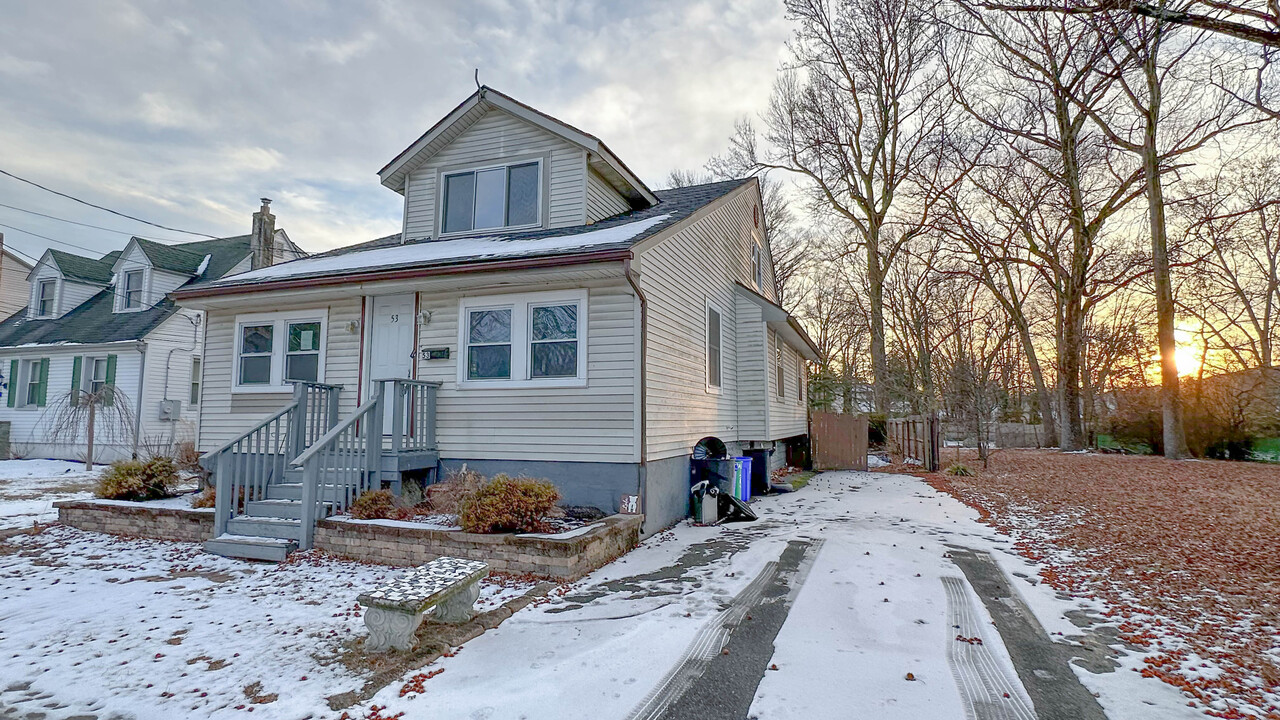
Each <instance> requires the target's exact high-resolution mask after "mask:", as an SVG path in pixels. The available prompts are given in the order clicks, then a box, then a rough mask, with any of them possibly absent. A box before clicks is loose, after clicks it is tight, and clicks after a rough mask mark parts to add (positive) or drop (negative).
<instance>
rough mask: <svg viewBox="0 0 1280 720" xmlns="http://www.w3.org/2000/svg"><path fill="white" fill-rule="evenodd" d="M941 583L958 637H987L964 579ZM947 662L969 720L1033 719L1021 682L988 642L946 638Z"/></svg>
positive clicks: (1029, 701) (952, 627) (953, 578)
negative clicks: (1001, 661)
mask: <svg viewBox="0 0 1280 720" xmlns="http://www.w3.org/2000/svg"><path fill="white" fill-rule="evenodd" d="M942 586H943V588H945V589H946V591H947V624H948V626H949V627H950V628H951V629H952V630H955V631H956V634H957V635H958V636H960V637H965V638H975V637H976V638H982V637H983V636H984V635H985V636H986V637H990V634H989V633H987V632H985V631H986V630H991V629H992V628H991V627H990V626H988V625H985V624H984V623H983V622H982V619H981V617H980V616H979V615H978V611H977V608H975V607H974V605H973V600H972V599H971V598H970V597H969V592H968V587H967V584H966V583H965V581H964V580H963V579H961V578H958V577H945V576H944V577H943V578H942ZM948 634H950V633H949V631H948ZM947 663H948V664H950V665H951V673H952V675H954V676H955V679H956V686H957V687H958V688H959V689H960V699H961V701H962V702H963V703H964V714H965V717H966V718H968V720H1036V712H1035V709H1034V708H1033V707H1032V706H1031V700H1030V699H1029V698H1028V697H1027V695H1026V690H1024V689H1023V687H1022V683H1020V682H1018V680H1017V679H1016V678H1013V677H1010V676H1009V673H1008V672H1007V671H1006V670H1005V669H1004V667H1002V666H1001V665H1000V662H999V660H998V659H997V658H996V655H995V652H993V651H992V650H991V647H990V646H989V645H987V644H985V643H983V644H977V643H969V642H963V641H961V640H959V639H958V638H957V639H955V640H952V641H949V643H948V645H947Z"/></svg>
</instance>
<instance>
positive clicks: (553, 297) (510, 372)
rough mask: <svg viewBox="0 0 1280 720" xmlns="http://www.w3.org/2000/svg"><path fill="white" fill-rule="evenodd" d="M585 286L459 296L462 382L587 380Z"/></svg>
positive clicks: (575, 382) (477, 384) (535, 383)
mask: <svg viewBox="0 0 1280 720" xmlns="http://www.w3.org/2000/svg"><path fill="white" fill-rule="evenodd" d="M586 307H587V296H586V292H585V291H581V290H573V291H567V292H549V293H530V294H527V295H501V296H491V297H477V298H464V299H463V302H462V304H461V317H460V318H459V321H460V324H461V329H462V331H461V337H460V338H459V344H460V345H461V346H462V349H463V350H462V356H463V360H462V362H461V363H459V372H458V381H459V384H460V386H462V387H468V386H471V387H494V386H508V385H511V386H519V385H531V386H538V385H579V384H583V383H585V381H586V358H585V356H584V355H585V353H584V350H585V340H586V328H585V327H584V323H585V319H586Z"/></svg>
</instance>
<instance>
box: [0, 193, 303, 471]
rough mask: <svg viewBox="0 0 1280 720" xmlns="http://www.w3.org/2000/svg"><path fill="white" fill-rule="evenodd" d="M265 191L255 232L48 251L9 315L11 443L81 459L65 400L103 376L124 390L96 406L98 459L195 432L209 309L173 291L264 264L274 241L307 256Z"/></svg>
mask: <svg viewBox="0 0 1280 720" xmlns="http://www.w3.org/2000/svg"><path fill="white" fill-rule="evenodd" d="M268 202H270V201H265V200H264V204H263V206H262V209H261V210H260V211H259V212H258V213H255V214H254V230H255V234H253V235H242V236H239V237H230V238H221V239H217V240H204V241H200V242H191V243H182V244H176V245H164V244H161V243H157V242H153V241H151V240H144V239H142V238H136V237H135V238H133V239H131V240H130V241H129V243H128V244H127V245H126V246H125V247H124V249H123V250H118V251H113V252H110V253H108V254H106V255H105V256H103V257H101V258H98V259H94V258H88V257H82V256H79V255H73V254H71V253H67V252H63V251H61V250H52V249H51V250H47V251H46V252H45V253H44V255H43V256H42V257H41V258H40V261H39V262H38V263H36V266H35V267H34V268H33V269H32V270H31V271H30V273H29V275H28V279H29V281H30V293H29V297H28V298H26V299H24V301H23V305H24V306H25V307H23V308H22V310H21V311H20V312H18V313H17V314H16V315H14V316H12V317H10V318H8V319H7V320H5V321H3V322H0V375H3V378H4V385H3V387H4V390H3V395H4V398H3V400H0V422H4V423H8V424H9V438H10V443H11V445H10V447H11V451H12V452H13V453H15V454H20V455H22V456H26V457H48V458H60V459H66V460H83V459H84V457H85V454H86V437H85V432H84V430H85V428H84V426H83V423H81V424H80V426H79V427H78V428H76V431H75V432H71V433H68V432H67V430H66V424H65V420H66V417H67V410H68V404H69V403H73V402H75V401H76V400H78V399H79V397H80V395H79V392H80V391H85V392H97V391H99V390H100V389H101V388H102V387H103V386H104V385H111V386H114V387H115V388H116V392H115V393H109V394H108V395H109V396H108V397H106V398H105V399H104V402H105V403H106V404H109V405H110V406H111V407H110V408H102V409H101V410H100V411H98V412H97V413H95V414H96V416H97V417H96V420H95V431H96V432H95V443H94V448H95V451H94V459H95V461H111V460H117V459H122V458H128V457H131V456H133V455H135V454H136V453H137V452H138V451H139V448H140V447H141V449H142V450H144V451H153V452H154V451H169V450H170V449H171V448H172V445H173V443H174V442H176V441H180V440H184V439H187V440H190V439H193V438H194V435H195V425H196V418H197V409H196V407H194V405H195V403H196V401H197V400H198V398H199V385H200V382H201V372H200V357H201V354H202V351H203V345H204V318H203V313H201V312H199V311H196V310H188V309H180V308H178V307H177V306H176V305H175V304H174V303H173V301H172V300H170V299H168V298H167V297H166V295H167V294H168V293H169V292H171V291H173V290H175V289H177V288H180V287H182V286H183V285H188V284H191V283H196V282H202V281H209V280H216V279H219V278H223V277H227V276H229V275H233V274H235V273H239V272H246V271H248V270H251V269H253V268H254V267H260V266H261V265H262V263H263V261H264V259H266V258H267V257H268V254H267V253H268V252H271V256H270V257H272V258H276V259H279V260H291V259H294V258H298V257H302V256H304V253H302V252H301V251H300V250H299V249H298V248H297V246H296V245H294V244H293V243H292V241H290V240H289V238H288V236H287V235H286V234H285V232H284V231H283V230H275V229H274V224H275V219H274V216H272V215H271V214H270V212H269V211H268V209H267V203H268ZM261 238H269V241H264V240H262V239H261ZM264 245H265V246H269V249H268V250H260V249H259V248H262V247H263V246H264ZM81 416H82V417H83V414H81ZM134 419H138V420H140V422H134ZM60 427H61V428H62V429H61V430H59V429H58V428H60Z"/></svg>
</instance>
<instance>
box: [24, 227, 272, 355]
mask: <svg viewBox="0 0 1280 720" xmlns="http://www.w3.org/2000/svg"><path fill="white" fill-rule="evenodd" d="M277 232H280V231H277ZM250 239H251V236H249V235H238V236H235V237H229V238H218V239H216V240H200V241H198V242H190V243H181V244H177V245H164V244H161V243H157V242H154V241H151V240H146V239H144V238H136V237H135V238H133V239H132V240H131V241H130V242H131V243H134V242H136V243H137V244H138V246H139V247H140V248H142V251H143V252H144V253H146V255H147V259H148V260H149V261H150V262H151V263H152V264H153V265H155V266H156V267H158V268H162V269H164V270H169V271H171V272H180V273H185V274H188V275H193V276H194V275H195V271H196V270H197V269H199V266H200V264H201V263H202V262H204V258H205V256H206V255H207V256H209V263H208V265H207V266H206V267H205V270H204V273H203V274H202V275H201V276H200V278H198V279H197V278H193V280H192V281H191V282H196V281H197V280H202V279H206V278H207V279H210V280H215V279H218V278H221V277H222V276H223V275H226V274H227V273H228V272H231V270H232V269H233V268H234V267H235V266H236V265H238V264H239V263H240V262H241V261H243V260H244V259H245V258H246V257H248V256H249V241H250ZM126 247H127V246H126ZM46 252H47V254H48V255H49V256H50V257H51V258H52V259H53V261H54V262H56V263H58V269H59V270H60V271H61V272H62V274H63V275H64V276H66V277H67V278H69V279H76V280H87V281H89V282H93V283H95V284H100V285H109V284H110V282H111V275H112V272H113V271H112V268H113V267H114V266H115V264H116V262H117V261H118V260H119V259H120V257H121V255H122V254H123V252H124V251H122V250H112V251H111V252H109V253H107V254H106V255H104V256H102V258H101V259H98V260H94V259H92V258H86V257H81V256H79V255H72V254H70V253H65V252H62V251H61V250H52V249H50V250H48V251H46ZM193 260H194V262H195V265H194V266H192V264H191V263H192V261H193ZM69 267H70V268H73V269H74V270H73V271H69V270H68V268H69ZM188 268H189V269H188ZM72 272H75V273H77V274H76V275H74V276H73V274H72ZM94 278H97V279H94ZM188 284H190V283H188ZM114 295H115V293H114V291H113V290H112V289H111V288H110V287H106V288H104V289H103V290H102V291H101V292H99V293H97V294H96V295H94V296H93V297H91V298H89V299H88V300H86V301H85V302H83V303H81V304H80V305H78V306H76V307H75V308H73V309H71V310H70V311H69V312H67V313H65V314H63V315H62V316H61V317H58V318H50V319H43V320H35V319H28V318H27V313H26V312H25V311H19V312H17V313H15V314H14V315H12V316H10V317H9V318H8V319H6V320H4V321H3V322H0V347H8V348H12V347H15V346H22V345H51V344H76V345H94V344H99V343H109V342H123V341H129V340H141V339H142V338H144V337H146V336H147V333H149V332H151V331H152V330H154V329H155V328H156V327H157V326H158V325H159V324H160V323H162V322H164V321H165V320H166V319H168V318H169V317H170V316H171V315H173V314H174V312H176V311H177V309H178V308H177V306H176V305H175V304H174V302H173V301H172V300H170V299H168V298H165V299H164V300H161V301H160V302H159V303H157V304H156V305H155V306H153V307H150V308H146V309H145V310H139V311H135V312H127V313H117V312H114V309H115V297H114Z"/></svg>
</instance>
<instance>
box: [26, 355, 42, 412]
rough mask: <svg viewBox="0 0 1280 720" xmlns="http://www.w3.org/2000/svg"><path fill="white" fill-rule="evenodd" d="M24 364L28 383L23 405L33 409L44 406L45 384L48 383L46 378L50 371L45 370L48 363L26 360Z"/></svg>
mask: <svg viewBox="0 0 1280 720" xmlns="http://www.w3.org/2000/svg"><path fill="white" fill-rule="evenodd" d="M24 362H25V365H26V367H25V368H24V373H23V377H24V379H25V381H26V382H25V383H24V386H23V393H22V404H23V405H27V406H31V407H35V406H38V405H44V384H45V382H47V380H46V378H47V377H48V375H47V374H46V373H47V372H48V371H46V370H45V369H44V368H45V363H47V362H48V361H47V360H26V361H24Z"/></svg>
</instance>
